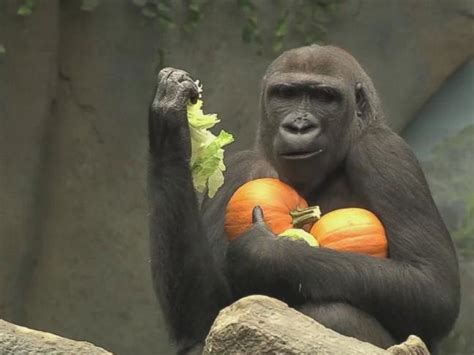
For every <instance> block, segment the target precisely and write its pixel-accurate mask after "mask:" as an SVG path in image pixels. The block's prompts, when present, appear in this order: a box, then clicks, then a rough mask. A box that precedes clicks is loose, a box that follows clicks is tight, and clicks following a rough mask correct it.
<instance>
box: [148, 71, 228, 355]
mask: <svg viewBox="0 0 474 355" xmlns="http://www.w3.org/2000/svg"><path fill="white" fill-rule="evenodd" d="M197 95H198V91H197V87H196V85H195V83H194V82H193V81H192V79H191V78H190V77H189V75H188V74H187V73H186V72H184V71H182V70H176V69H172V68H165V69H163V70H162V71H161V72H160V73H159V76H158V84H157V89H156V93H155V96H154V99H153V102H152V104H151V106H150V112H149V122H148V124H149V150H150V161H149V172H148V173H149V180H148V189H149V191H148V193H149V198H150V234H151V235H150V237H151V261H152V275H153V281H154V286H155V290H156V293H157V295H158V299H159V301H160V304H161V308H162V310H163V313H164V316H165V319H166V321H167V325H168V328H169V331H170V333H171V336H172V338H173V340H174V341H176V342H177V343H178V347H179V349H180V351H182V352H185V351H187V350H188V349H190V348H191V347H192V346H194V345H195V344H196V343H198V342H199V341H202V340H203V339H204V338H205V336H206V335H207V332H208V331H209V328H210V326H211V324H212V322H213V321H214V319H215V317H216V315H217V313H218V312H219V310H220V309H221V308H223V307H224V306H225V305H226V304H228V303H229V298H230V295H229V291H228V287H227V283H226V281H225V279H224V278H223V275H222V271H221V270H219V269H218V268H217V266H216V264H215V261H214V257H213V255H212V250H211V247H210V245H209V243H208V240H207V238H206V234H205V230H204V228H203V226H202V222H201V218H200V212H199V209H198V202H197V198H196V194H195V192H194V187H193V184H192V178H191V172H190V168H189V159H190V154H191V149H190V137H189V126H188V121H187V115H186V104H187V103H188V102H189V100H190V99H195V98H197Z"/></svg>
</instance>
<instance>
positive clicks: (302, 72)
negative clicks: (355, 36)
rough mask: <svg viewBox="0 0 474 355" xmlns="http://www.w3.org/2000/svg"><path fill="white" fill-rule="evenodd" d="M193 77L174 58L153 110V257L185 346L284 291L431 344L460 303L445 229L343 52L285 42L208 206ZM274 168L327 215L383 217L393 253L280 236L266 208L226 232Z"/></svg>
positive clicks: (349, 324) (363, 77)
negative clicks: (243, 144) (228, 220)
mask: <svg viewBox="0 0 474 355" xmlns="http://www.w3.org/2000/svg"><path fill="white" fill-rule="evenodd" d="M197 96H198V88H197V86H196V84H195V83H194V81H193V79H192V78H191V77H190V75H189V74H188V73H186V72H185V71H182V70H178V69H173V68H165V69H162V70H161V71H160V73H159V75H158V80H157V85H156V91H155V92H154V96H153V99H152V103H151V105H150V109H149V122H148V124H149V153H150V154H149V178H148V189H149V198H150V236H151V244H150V246H151V262H152V264H151V266H152V275H153V282H154V287H155V291H156V293H157V296H158V299H159V303H160V306H161V308H162V310H163V314H164V317H165V319H166V322H167V324H168V328H169V331H170V334H171V337H172V339H173V340H174V341H175V342H176V344H177V346H178V353H182V354H187V353H194V352H198V351H199V350H200V349H202V344H203V341H204V339H205V337H206V335H207V333H208V331H209V329H210V327H211V325H212V323H213V321H214V319H215V318H216V316H217V314H218V312H219V310H221V309H222V308H223V307H225V306H227V305H229V304H231V303H232V302H234V301H236V300H237V299H239V298H241V297H243V296H246V295H251V294H264V295H268V296H272V297H276V298H278V299H280V300H282V301H284V302H286V303H288V304H289V305H290V306H291V307H294V308H295V309H297V310H299V311H300V312H302V313H304V314H306V315H308V316H310V317H312V318H313V319H315V320H316V321H318V322H319V323H321V324H323V325H325V326H327V327H329V328H331V329H333V330H335V331H337V332H339V333H341V334H344V335H347V336H351V337H355V338H357V339H360V340H363V341H367V342H370V343H372V344H374V345H377V346H380V347H382V348H387V347H389V346H391V345H393V344H395V343H399V342H401V341H404V340H405V339H406V337H407V336H408V335H410V334H416V335H418V336H419V337H421V338H422V339H423V340H424V341H425V343H426V344H427V345H428V346H429V347H430V349H432V350H434V349H435V348H436V345H437V344H438V343H439V341H440V339H442V338H443V337H444V336H445V335H446V334H447V333H448V332H449V330H450V329H451V327H452V325H453V323H454V321H455V319H456V317H457V314H458V310H459V297H460V295H459V293H460V291H459V272H458V264H457V257H456V253H455V250H454V247H453V244H452V241H451V238H450V235H449V233H448V231H447V229H446V227H445V225H444V223H443V221H442V219H441V217H440V214H439V212H438V210H437V208H436V206H435V204H434V202H433V199H432V197H431V193H430V190H429V188H428V185H427V182H426V180H425V177H424V174H423V172H422V170H421V168H420V165H419V163H418V162H417V160H416V158H415V156H414V154H413V152H412V151H411V150H410V148H409V147H408V145H407V144H406V143H405V142H404V141H403V140H402V139H401V138H400V137H399V136H398V135H397V134H395V133H394V132H392V131H391V130H390V128H388V126H387V125H386V123H385V122H384V114H383V112H382V108H381V103H380V100H379V97H378V96H377V93H376V91H375V89H374V85H373V83H372V81H371V79H370V78H369V77H368V75H367V74H366V73H365V71H364V70H363V69H362V67H361V66H360V64H359V63H358V62H357V61H356V60H355V59H354V58H353V57H352V56H351V55H350V54H349V53H347V52H346V51H344V50H342V49H340V48H337V47H333V46H318V45H311V46H307V47H302V48H297V49H293V50H289V51H287V52H285V53H283V54H282V55H281V56H279V57H278V58H277V59H276V60H275V61H274V62H273V63H272V64H271V65H270V66H269V68H268V69H267V72H266V74H265V76H264V78H263V82H262V92H261V100H260V102H261V118H260V121H259V126H258V133H257V139H256V144H255V147H254V149H252V150H248V151H243V152H240V153H237V154H235V155H234V156H233V157H231V158H230V159H229V160H228V161H226V164H227V167H228V168H227V171H226V174H225V184H224V186H223V187H222V188H221V189H220V190H219V191H218V193H217V194H216V196H215V197H214V198H212V199H209V198H204V200H203V201H202V203H201V204H200V205H199V202H198V198H197V196H196V193H195V191H194V189H193V184H192V176H191V171H190V167H189V161H190V154H191V147H190V133H189V126H188V123H187V115H186V104H187V103H188V102H189V100H191V101H195V100H196V98H197ZM263 177H276V178H278V179H280V180H282V181H284V182H286V183H287V184H289V185H290V186H292V187H293V188H295V189H296V190H297V191H298V192H299V193H300V194H301V195H302V196H303V197H304V198H305V199H306V200H307V201H308V203H309V204H310V205H315V204H317V205H319V206H320V207H321V210H322V211H323V213H327V212H329V211H332V210H335V209H339V208H345V207H361V208H366V209H368V210H370V211H372V212H374V213H375V214H376V215H377V216H378V217H379V218H380V220H381V221H382V222H383V224H384V226H385V229H386V233H387V238H388V245H389V257H388V258H386V259H381V258H375V257H372V256H368V255H362V254H358V253H349V252H338V251H335V250H330V249H325V248H311V247H309V246H307V245H305V244H304V243H295V242H293V241H290V240H287V239H284V238H276V237H275V235H274V234H273V233H272V232H271V231H270V230H269V229H268V228H267V227H266V225H265V223H264V221H263V218H262V213H263V214H264V213H265V211H262V210H261V209H260V208H259V207H256V208H254V211H253V216H254V223H253V226H252V227H251V228H250V229H249V230H248V231H247V232H246V233H244V234H243V235H241V236H240V237H239V238H237V239H235V240H233V241H229V240H228V238H227V236H226V234H225V232H224V215H225V209H226V205H227V203H228V201H229V199H230V197H231V196H232V194H233V193H234V192H235V191H236V189H237V188H238V187H239V186H241V185H242V184H244V183H245V182H247V181H250V180H253V179H257V178H263Z"/></svg>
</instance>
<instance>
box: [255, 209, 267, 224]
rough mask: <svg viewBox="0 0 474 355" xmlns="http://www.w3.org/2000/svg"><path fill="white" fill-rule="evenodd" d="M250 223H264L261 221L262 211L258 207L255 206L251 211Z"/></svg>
mask: <svg viewBox="0 0 474 355" xmlns="http://www.w3.org/2000/svg"><path fill="white" fill-rule="evenodd" d="M252 223H253V224H255V223H265V220H264V219H263V210H262V207H260V206H255V207H254V208H253V210H252Z"/></svg>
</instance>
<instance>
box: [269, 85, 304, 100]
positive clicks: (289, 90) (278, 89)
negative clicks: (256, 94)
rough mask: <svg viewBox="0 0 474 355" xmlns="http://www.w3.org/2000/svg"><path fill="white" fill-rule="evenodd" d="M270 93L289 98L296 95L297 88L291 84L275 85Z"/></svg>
mask: <svg viewBox="0 0 474 355" xmlns="http://www.w3.org/2000/svg"><path fill="white" fill-rule="evenodd" d="M270 94H271V95H272V96H276V97H279V98H282V99H291V98H294V97H296V96H298V94H299V92H298V88H297V87H295V86H292V85H275V86H274V87H273V88H272V89H271V91H270Z"/></svg>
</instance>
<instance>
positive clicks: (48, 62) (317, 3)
mask: <svg viewBox="0 0 474 355" xmlns="http://www.w3.org/2000/svg"><path fill="white" fill-rule="evenodd" d="M473 25H474V1H473V0H418V1H411V0H338V1H329V0H312V1H311V0H288V1H284V0H281V1H277V0H221V1H219V0H175V1H171V0H167V1H165V0H156V1H155V0H62V1H60V0H0V154H1V159H0V164H1V165H0V206H1V208H0V318H3V319H5V320H8V321H11V322H14V323H17V324H21V325H25V326H28V327H31V328H36V329H40V330H44V331H49V332H53V333H57V334H59V335H62V336H65V337H69V338H73V339H78V340H87V341H90V342H93V343H95V344H96V345H99V346H102V347H104V348H106V349H108V350H110V351H112V352H114V353H117V354H169V353H171V352H172V350H173V347H172V345H171V344H170V343H169V342H168V338H167V334H166V330H165V328H164V325H163V322H162V318H161V314H160V311H159V307H158V304H157V302H156V299H155V296H154V294H153V291H152V286H151V278H150V270H149V256H148V221H147V196H146V179H145V174H146V162H147V138H146V120H147V105H148V103H149V100H150V98H151V95H152V91H153V86H154V78H155V75H156V72H157V69H159V68H161V67H163V66H173V67H177V68H182V69H185V70H187V71H188V72H190V73H191V75H192V76H193V77H194V78H196V79H200V81H201V82H202V83H203V85H204V102H205V111H207V112H216V113H218V114H219V116H220V118H221V119H222V123H221V125H220V128H224V129H226V130H228V131H230V132H232V133H233V134H234V136H235V137H236V142H235V143H233V144H232V145H231V146H229V148H228V151H238V150H241V149H245V148H248V147H250V146H251V145H252V144H253V140H254V134H255V128H256V119H257V118H258V115H259V113H258V101H259V89H260V79H261V77H262V75H263V73H264V71H265V68H266V67H267V65H268V64H269V63H270V62H271V61H272V60H273V59H274V58H275V57H276V56H277V55H278V54H280V53H281V52H282V51H284V50H285V49H289V48H293V47H298V46H301V45H305V44H309V43H315V42H316V43H331V44H335V45H337V46H340V47H343V48H345V49H347V50H348V51H349V52H351V53H352V54H353V55H354V56H355V57H356V58H357V59H358V60H359V61H360V62H361V64H362V65H363V67H364V68H365V69H366V70H367V72H368V73H369V75H370V76H371V77H372V79H373V81H374V83H375V86H376V87H377V89H378V90H379V93H380V96H381V97H382V100H383V102H384V107H385V111H386V113H387V120H388V121H389V124H390V126H391V127H392V128H393V129H394V130H395V131H397V132H399V133H400V134H401V135H402V136H404V137H405V138H406V139H407V141H408V142H409V143H410V144H411V145H412V147H413V148H414V150H415V152H416V154H417V155H418V157H419V159H420V161H421V163H422V165H423V167H424V169H425V172H426V175H427V178H428V180H429V183H430V187H431V189H432V192H433V194H434V197H435V200H436V203H437V205H438V207H439V209H440V211H441V213H442V215H443V217H444V219H445V222H446V223H447V225H448V227H449V229H450V231H451V233H452V236H453V239H454V240H455V243H456V246H457V250H458V254H459V260H460V265H461V273H462V287H463V291H462V292H463V295H462V297H463V298H462V309H461V313H460V317H459V320H458V323H457V325H456V328H455V329H454V330H453V332H452V333H451V335H450V336H449V337H448V338H447V340H446V341H445V342H444V344H443V349H442V354H473V353H474V338H473V337H472V334H474V321H473V319H472V314H474V184H473V183H472V178H473V177H474V159H473V158H474V104H473V102H474V96H473V94H474V61H473V54H474V50H473V43H474V27H473ZM426 297H430V295H429V294H427V295H426Z"/></svg>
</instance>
